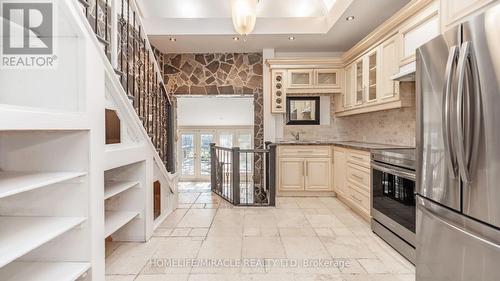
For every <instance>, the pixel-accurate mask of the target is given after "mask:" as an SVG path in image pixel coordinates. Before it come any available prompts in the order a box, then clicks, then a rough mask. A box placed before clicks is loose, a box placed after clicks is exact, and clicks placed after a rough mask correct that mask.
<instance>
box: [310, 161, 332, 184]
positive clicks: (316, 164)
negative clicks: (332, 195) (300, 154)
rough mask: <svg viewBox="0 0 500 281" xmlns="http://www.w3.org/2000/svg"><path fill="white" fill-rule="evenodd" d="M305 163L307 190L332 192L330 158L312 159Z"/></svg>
mask: <svg viewBox="0 0 500 281" xmlns="http://www.w3.org/2000/svg"><path fill="white" fill-rule="evenodd" d="M304 161H305V171H306V175H305V178H304V180H305V190H310V191H331V187H330V179H331V175H330V172H331V164H330V163H331V162H332V160H331V159H330V158H312V159H306V160H304Z"/></svg>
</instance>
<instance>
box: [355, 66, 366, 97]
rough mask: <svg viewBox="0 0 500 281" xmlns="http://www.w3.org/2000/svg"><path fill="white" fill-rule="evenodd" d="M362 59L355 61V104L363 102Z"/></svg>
mask: <svg viewBox="0 0 500 281" xmlns="http://www.w3.org/2000/svg"><path fill="white" fill-rule="evenodd" d="M363 92H364V87H363V60H360V61H359V62H357V63H356V104H362V103H363Z"/></svg>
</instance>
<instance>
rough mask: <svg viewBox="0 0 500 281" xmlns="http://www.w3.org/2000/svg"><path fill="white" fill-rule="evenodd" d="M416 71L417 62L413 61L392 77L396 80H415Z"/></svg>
mask: <svg viewBox="0 0 500 281" xmlns="http://www.w3.org/2000/svg"><path fill="white" fill-rule="evenodd" d="M415 73H416V67H415V63H412V64H411V65H408V66H404V67H402V68H401V71H400V72H399V73H397V74H394V75H392V76H391V79H392V80H396V81H415Z"/></svg>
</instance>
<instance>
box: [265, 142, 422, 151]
mask: <svg viewBox="0 0 500 281" xmlns="http://www.w3.org/2000/svg"><path fill="white" fill-rule="evenodd" d="M273 144H274V145H337V146H342V147H346V148H354V149H360V150H366V151H371V150H372V149H394V148H414V147H409V146H401V145H395V144H380V143H369V142H359V141H300V140H299V141H279V142H276V143H273Z"/></svg>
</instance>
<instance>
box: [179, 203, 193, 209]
mask: <svg viewBox="0 0 500 281" xmlns="http://www.w3.org/2000/svg"><path fill="white" fill-rule="evenodd" d="M191 205H193V204H178V205H177V208H178V209H189V208H191Z"/></svg>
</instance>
